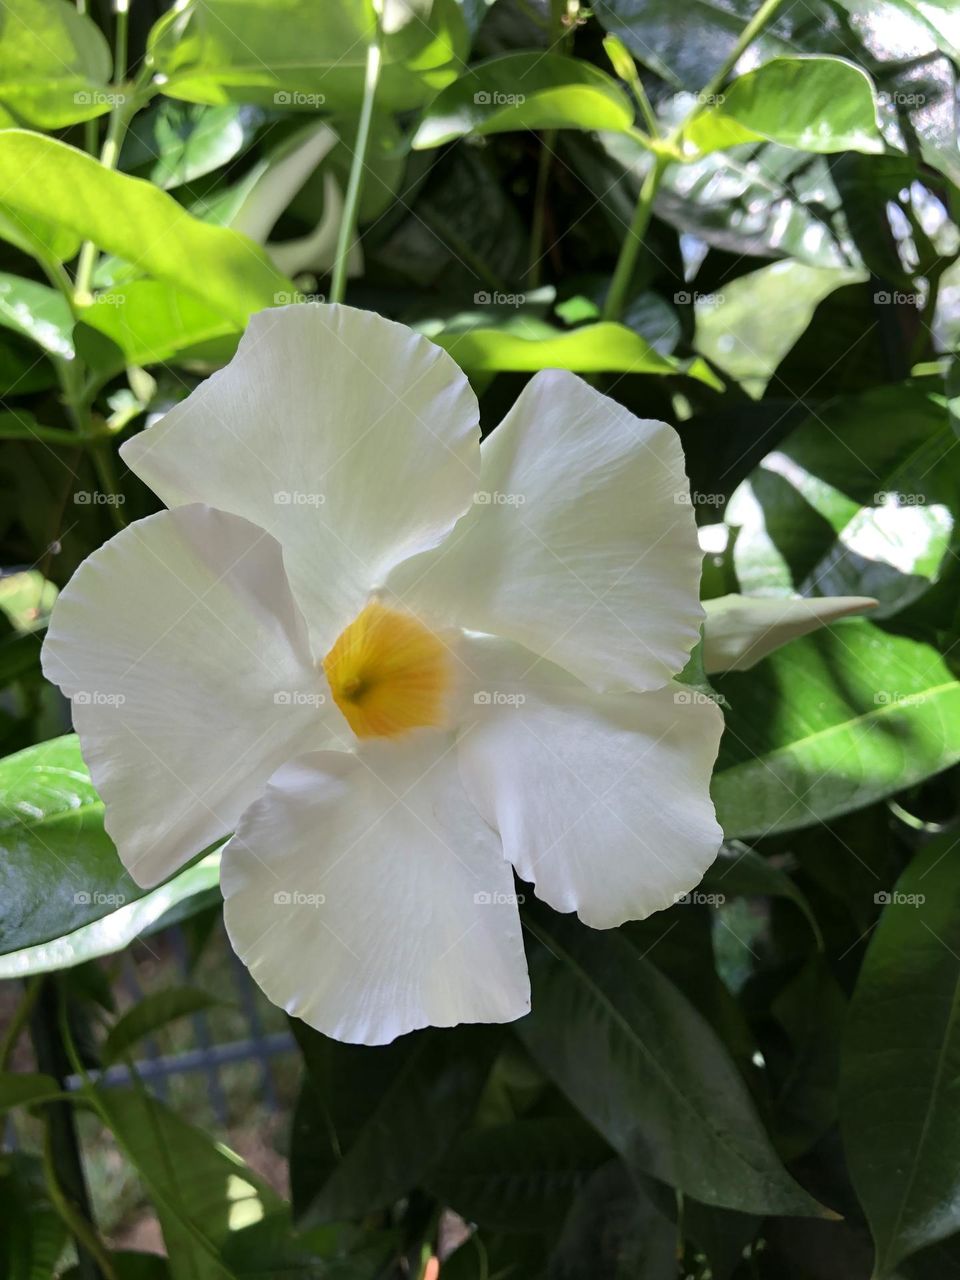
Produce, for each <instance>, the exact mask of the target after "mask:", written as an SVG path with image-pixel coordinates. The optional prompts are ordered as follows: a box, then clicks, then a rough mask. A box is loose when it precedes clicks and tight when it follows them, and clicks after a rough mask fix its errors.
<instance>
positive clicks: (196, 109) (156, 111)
mask: <svg viewBox="0 0 960 1280" xmlns="http://www.w3.org/2000/svg"><path fill="white" fill-rule="evenodd" d="M263 116H264V113H263V112H262V111H259V110H257V109H256V108H254V107H249V106H241V105H238V104H235V103H227V104H225V105H224V106H221V107H206V106H197V105H194V104H192V103H183V102H174V101H171V100H170V99H169V98H161V99H159V100H158V101H156V102H154V103H152V104H151V106H150V107H149V109H148V110H146V111H143V112H141V113H140V114H139V115H137V116H135V117H134V119H133V121H132V123H131V126H130V131H129V133H128V134H127V137H126V139H125V140H124V146H123V152H122V159H121V168H122V169H123V170H124V171H125V172H128V173H129V172H130V171H131V170H137V171H139V172H140V173H141V176H146V175H145V174H144V173H143V171H144V170H147V171H148V174H149V178H150V181H151V182H153V183H155V184H156V185H157V186H158V187H162V188H163V190H164V191H170V190H172V189H173V188H175V187H180V186H183V185H184V184H185V183H193V182H196V180H197V179H198V178H203V177H205V176H206V175H207V174H208V173H213V172H214V171H215V170H217V169H219V168H220V167H221V166H222V165H226V164H229V163H230V161H231V160H233V159H235V157H236V156H238V155H239V154H240V152H241V151H243V149H244V147H246V146H247V144H248V143H249V142H250V141H251V139H252V138H253V137H254V135H255V133H256V129H257V126H258V125H259V124H260V123H262V120H263Z"/></svg>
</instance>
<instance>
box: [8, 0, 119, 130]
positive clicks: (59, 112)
mask: <svg viewBox="0 0 960 1280" xmlns="http://www.w3.org/2000/svg"><path fill="white" fill-rule="evenodd" d="M112 65H113V59H112V57H111V54H110V46H109V45H108V44H107V42H106V40H105V38H104V36H103V34H102V33H101V31H100V29H99V27H97V25H96V24H95V23H94V22H93V20H92V19H91V18H89V17H87V16H86V15H85V14H82V13H80V12H78V10H77V8H76V6H75V5H73V4H71V3H69V0H4V3H3V9H2V12H0V108H2V109H3V110H4V111H6V112H9V113H10V115H11V116H12V117H13V119H14V120H15V121H17V122H18V123H20V124H26V125H34V126H36V127H37V128H39V129H62V128H63V127H64V126H65V125H68V124H74V123H75V122H76V121H78V120H92V119H93V118H94V117H95V116H102V115H103V114H104V113H105V112H107V111H109V110H110V108H111V106H112V105H113V103H114V101H115V97H114V95H113V93H112V92H111V90H110V87H109V84H108V81H109V79H110V73H111V69H112Z"/></svg>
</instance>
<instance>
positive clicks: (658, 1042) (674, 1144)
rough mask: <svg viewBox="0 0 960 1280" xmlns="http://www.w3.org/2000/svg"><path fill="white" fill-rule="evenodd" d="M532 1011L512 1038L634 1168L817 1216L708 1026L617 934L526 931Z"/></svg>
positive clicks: (556, 921) (552, 926) (774, 1209)
mask: <svg viewBox="0 0 960 1280" xmlns="http://www.w3.org/2000/svg"><path fill="white" fill-rule="evenodd" d="M531 927H532V928H533V929H534V930H535V932H536V936H537V937H538V938H539V939H540V941H541V943H542V945H541V946H539V947H537V948H535V949H534V951H533V953H532V954H531V955H530V957H529V959H530V972H531V981H532V985H533V994H532V1004H533V1011H532V1013H531V1014H530V1015H529V1016H528V1017H527V1018H525V1019H524V1020H523V1021H522V1022H520V1023H518V1025H517V1031H518V1033H519V1035H520V1036H521V1038H522V1040H523V1042H524V1043H525V1044H526V1046H527V1048H528V1049H529V1050H530V1052H531V1053H532V1054H533V1056H534V1057H535V1058H536V1059H537V1061H538V1062H539V1063H540V1066H541V1067H542V1068H543V1070H544V1071H545V1072H547V1073H548V1074H549V1075H550V1076H552V1077H553V1079H554V1080H556V1082H557V1084H558V1085H559V1086H560V1087H561V1088H562V1089H563V1090H564V1092H565V1093H566V1094H567V1095H568V1097H569V1098H570V1100H571V1101H572V1102H573V1103H574V1105H575V1106H577V1107H578V1108H579V1110H580V1111H581V1112H582V1113H583V1114H584V1115H585V1116H586V1118H587V1119H588V1120H589V1121H590V1122H591V1123H592V1124H593V1125H594V1126H595V1127H596V1128H597V1129H598V1130H599V1132H600V1133H602V1134H603V1136H604V1137H605V1138H606V1139H607V1141H608V1142H610V1144H611V1145H612V1146H613V1147H614V1148H615V1149H616V1150H618V1151H619V1152H620V1153H621V1154H622V1155H623V1156H624V1157H625V1158H626V1159H627V1160H628V1161H629V1162H630V1163H631V1164H632V1165H634V1166H635V1167H637V1168H639V1169H642V1170H644V1171H645V1172H648V1173H650V1174H652V1175H653V1176H654V1177H657V1178H660V1179H662V1180H663V1181H664V1182H668V1183H670V1184H671V1185H672V1186H675V1187H677V1188H678V1190H681V1191H683V1192H684V1193H686V1194H689V1195H692V1196H695V1197H696V1198H697V1199H699V1200H702V1201H704V1202H705V1203H707V1204H714V1205H719V1206H721V1207H725V1208H730V1209H741V1210H743V1211H746V1212H756V1213H784V1214H800V1215H816V1214H818V1213H820V1212H822V1210H821V1209H820V1208H819V1206H818V1205H817V1204H816V1202H815V1201H814V1200H812V1199H811V1198H810V1197H809V1196H808V1195H807V1194H806V1192H804V1191H803V1190H802V1189H801V1188H800V1187H799V1186H798V1185H797V1184H796V1183H795V1182H794V1181H793V1179H792V1178H791V1177H790V1175H789V1174H788V1173H787V1171H786V1170H785V1169H784V1168H783V1166H782V1165H781V1164H780V1162H779V1160H778V1158H777V1156H776V1154H775V1152H774V1150H773V1147H772V1145H771V1143H770V1139H769V1138H768V1137H767V1134H766V1132H765V1130H764V1128H763V1125H762V1124H761V1122H760V1119H759V1117H758V1116H757V1114H756V1112H755V1110H754V1108H753V1104H752V1102H751V1101H750V1097H749V1094H748V1093H747V1089H746V1086H745V1084H744V1082H743V1080H742V1079H741V1077H740V1075H739V1074H738V1072H737V1070H736V1068H735V1067H734V1065H733V1063H732V1062H731V1060H730V1058H729V1057H728V1055H727V1052H726V1050H725V1049H724V1047H723V1045H722V1044H721V1043H720V1041H719V1040H718V1039H717V1037H716V1035H715V1034H714V1032H713V1031H712V1030H711V1029H710V1027H709V1026H708V1025H707V1023H706V1022H705V1021H704V1020H703V1018H702V1017H701V1016H700V1015H699V1014H698V1013H697V1012H696V1011H695V1010H694V1009H693V1008H692V1006H691V1005H690V1004H688V1002H687V1000H686V999H685V998H684V997H683V996H682V995H681V994H680V992H679V991H678V990H677V989H676V988H675V987H674V986H673V985H672V983H670V982H669V981H668V980H667V979H666V978H665V977H663V976H662V974H660V973H659V972H658V971H657V970H656V969H655V968H654V967H653V966H652V965H651V964H650V963H649V962H648V961H646V960H644V959H643V958H642V957H641V956H640V955H639V954H638V953H637V952H636V951H635V950H634V949H633V948H632V947H631V946H630V944H629V943H628V942H627V941H626V939H625V938H622V937H620V936H618V935H617V934H615V933H612V932H610V933H607V932H595V931H594V930H591V929H586V928H584V927H583V926H581V925H579V924H576V923H574V922H572V921H569V920H564V919H562V918H561V917H553V918H551V919H550V921H549V923H548V924H542V923H540V922H539V921H538V922H537V923H536V924H534V925H532V926H531Z"/></svg>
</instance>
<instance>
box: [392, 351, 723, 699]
mask: <svg viewBox="0 0 960 1280" xmlns="http://www.w3.org/2000/svg"><path fill="white" fill-rule="evenodd" d="M481 453H482V459H483V461H482V469H481V477H480V489H479V492H478V494H477V498H478V502H477V503H476V504H475V506H474V509H473V510H472V511H471V512H470V513H469V514H468V515H466V516H465V517H464V519H463V520H462V521H461V522H460V524H459V525H458V527H457V529H456V530H455V532H454V534H453V535H452V537H451V538H450V539H448V541H447V543H445V544H444V545H443V546H442V547H440V548H439V550H437V551H435V552H432V553H429V554H428V555H426V556H420V557H418V558H417V559H416V560H413V561H411V562H410V563H409V564H405V565H402V566H401V567H400V568H399V569H398V570H396V571H395V572H394V573H393V574H392V575H391V578H390V581H389V586H390V588H391V589H392V590H394V591H395V592H396V593H397V595H398V596H400V598H401V599H403V600H404V601H406V602H407V603H408V604H410V606H411V607H412V608H418V607H419V608H420V609H422V610H423V611H425V612H429V613H430V614H432V615H434V616H442V617H446V618H447V619H448V620H449V621H456V622H458V623H459V624H460V625H461V626H464V627H467V628H469V629H471V630H474V631H484V632H490V633H492V634H495V635H499V636H505V637H507V638H508V639H511V640H516V641H518V642H519V643H520V644H523V645H525V646H526V647H527V648H528V649H531V650H533V651H534V652H535V653H539V654H543V655H544V656H546V657H548V658H550V660H551V661H552V662H557V663H560V664H561V665H562V666H564V667H566V668H567V669H568V670H569V671H572V672H573V673H574V674H575V675H577V676H579V677H580V678H581V679H582V680H584V681H585V682H586V683H587V684H589V685H591V686H592V687H594V688H607V689H614V688H630V689H655V688H659V687H660V686H661V685H663V684H664V683H665V682H666V681H667V680H669V679H670V678H671V676H673V675H674V674H676V673H677V672H678V671H680V670H681V669H682V667H683V666H684V664H685V662H686V658H687V655H688V654H689V652H690V650H691V649H692V647H693V645H694V644H695V643H696V640H697V636H698V634H699V626H700V621H701V619H702V617H703V611H702V609H701V608H700V602H699V595H698V588H699V581H700V562H701V555H700V550H699V547H698V544H697V532H696V526H695V521H694V517H693V511H692V508H691V506H690V490H689V485H688V483H687V479H686V475H685V473H684V462H683V453H682V450H681V448H680V441H679V437H678V436H677V433H676V432H675V431H674V430H673V428H672V427H669V426H667V425H666V424H664V423H662V422H651V421H641V420H640V419H638V418H635V417H634V416H633V414H632V413H630V412H628V410H626V409H624V408H622V407H621V406H620V405H618V404H617V403H616V402H615V401H613V400H611V399H609V398H608V397H606V396H603V395H600V394H599V393H598V392H597V391H594V390H593V389H592V388H591V387H589V386H587V384H586V383H585V382H584V381H583V380H582V379H580V378H577V377H575V376H574V375H573V374H570V373H564V372H561V371H559V370H555V369H552V370H547V371H546V372H544V373H538V374H537V375H536V376H535V377H534V378H533V379H532V380H531V381H530V382H529V383H528V384H527V386H526V387H525V388H524V390H523V392H522V394H521V395H520V398H519V399H518V400H517V403H516V404H515V405H514V407H513V409H512V410H511V411H510V413H508V414H507V416H506V418H505V419H504V420H503V422H502V423H501V424H500V426H499V427H497V429H496V430H495V431H494V432H493V434H492V435H491V436H490V437H488V438H487V440H485V441H484V443H483V446H482V450H481Z"/></svg>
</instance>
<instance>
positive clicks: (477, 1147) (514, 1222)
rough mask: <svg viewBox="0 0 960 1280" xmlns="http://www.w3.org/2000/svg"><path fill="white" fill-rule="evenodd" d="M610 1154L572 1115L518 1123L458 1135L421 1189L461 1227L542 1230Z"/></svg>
mask: <svg viewBox="0 0 960 1280" xmlns="http://www.w3.org/2000/svg"><path fill="white" fill-rule="evenodd" d="M609 1155H610V1148H609V1147H608V1146H607V1144H606V1143H605V1142H604V1141H603V1139H602V1138H601V1137H600V1136H599V1135H598V1134H597V1133H595V1132H594V1130H593V1129H591V1128H590V1126H589V1125H587V1124H585V1123H584V1122H583V1121H582V1120H580V1119H579V1118H578V1117H569V1118H568V1117H562V1118H561V1117H543V1118H537V1119H531V1120H526V1119H523V1120H517V1121H515V1122H514V1123H513V1124H502V1125H493V1126H492V1127H490V1128H487V1129H476V1130H473V1131H471V1132H469V1133H465V1134H463V1135H462V1137H460V1138H459V1139H457V1141H456V1142H455V1143H454V1144H453V1146H452V1147H451V1148H450V1150H449V1151H448V1152H447V1154H446V1155H445V1156H444V1158H443V1160H442V1161H441V1162H440V1164H439V1165H438V1166H437V1167H436V1168H435V1169H433V1170H431V1171H430V1172H429V1173H428V1174H427V1176H426V1179H425V1183H426V1187H427V1189H428V1190H429V1191H430V1192H431V1193H432V1194H433V1195H435V1196H436V1197H437V1199H438V1200H439V1201H440V1202H441V1203H442V1204H445V1205H449V1206H450V1208H452V1209H455V1210H456V1212H457V1213H459V1214H460V1216H461V1217H462V1218H465V1219H466V1221H467V1222H476V1223H477V1224H478V1225H479V1226H480V1227H484V1228H489V1229H491V1230H493V1231H549V1230H551V1229H553V1228H555V1227H557V1226H558V1225H559V1224H560V1223H561V1222H562V1220H563V1216H564V1214H565V1213H566V1211H567V1210H568V1208H569V1207H570V1202H571V1200H572V1199H573V1197H574V1196H575V1195H576V1193H577V1191H578V1190H579V1188H580V1187H581V1186H582V1185H583V1184H584V1183H585V1182H586V1180H587V1179H588V1177H589V1176H590V1174H591V1172H592V1171H593V1170H594V1169H596V1168H597V1167H598V1166H599V1165H601V1164H603V1162H604V1161H605V1160H607V1159H608V1158H609Z"/></svg>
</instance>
